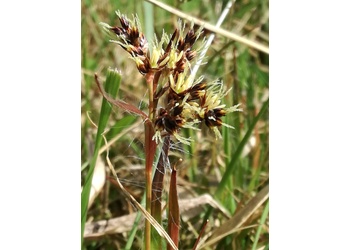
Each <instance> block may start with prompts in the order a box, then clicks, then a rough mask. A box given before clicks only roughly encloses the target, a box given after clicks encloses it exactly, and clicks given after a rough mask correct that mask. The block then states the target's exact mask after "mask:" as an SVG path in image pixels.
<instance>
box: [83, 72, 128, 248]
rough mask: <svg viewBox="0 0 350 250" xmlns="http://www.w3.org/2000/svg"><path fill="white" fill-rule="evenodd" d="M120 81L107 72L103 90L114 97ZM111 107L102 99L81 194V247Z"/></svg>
mask: <svg viewBox="0 0 350 250" xmlns="http://www.w3.org/2000/svg"><path fill="white" fill-rule="evenodd" d="M120 81H121V76H120V74H118V73H117V72H116V71H114V70H108V73H107V78H106V83H105V89H106V92H108V93H109V95H110V96H116V95H117V93H118V90H119V86H120ZM111 109H112V108H111V106H110V104H109V103H108V101H107V100H106V99H104V98H103V100H102V106H101V112H100V118H99V122H98V129H97V134H96V140H95V148H94V155H93V158H92V159H91V161H90V166H89V170H88V174H87V178H86V181H85V184H84V186H83V190H82V192H81V245H83V240H84V238H83V236H84V228H85V222H86V217H87V210H88V202H89V196H90V189H91V182H92V176H93V172H94V169H95V164H96V160H97V157H98V151H99V149H100V147H101V144H102V139H103V138H102V133H103V132H104V130H105V128H106V125H107V121H108V118H109V115H110V113H111Z"/></svg>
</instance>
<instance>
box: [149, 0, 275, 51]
mask: <svg viewBox="0 0 350 250" xmlns="http://www.w3.org/2000/svg"><path fill="white" fill-rule="evenodd" d="M146 1H147V2H150V3H153V4H155V5H157V6H158V7H160V8H162V9H164V10H166V11H169V12H171V13H173V14H175V15H177V16H179V17H181V18H183V19H187V20H188V21H193V22H194V23H195V24H197V25H199V26H203V27H204V28H205V29H207V30H210V31H211V32H215V33H216V34H219V35H222V36H225V37H227V38H229V39H232V40H234V41H237V42H239V43H243V44H245V45H247V46H249V47H251V48H254V49H257V50H260V51H261V52H264V53H266V54H269V48H268V47H266V46H265V45H263V44H260V43H258V42H255V41H251V40H249V39H247V38H245V37H242V36H240V35H237V34H235V33H233V32H230V31H227V30H225V29H222V28H220V27H216V26H215V25H212V24H210V23H207V22H205V21H203V20H200V19H198V18H195V17H193V16H189V15H187V14H186V13H184V12H182V11H179V10H177V9H175V8H173V7H171V6H169V5H166V4H164V3H162V2H159V1H156V0H146Z"/></svg>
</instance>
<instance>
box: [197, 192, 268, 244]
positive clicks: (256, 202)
mask: <svg viewBox="0 0 350 250" xmlns="http://www.w3.org/2000/svg"><path fill="white" fill-rule="evenodd" d="M268 197H269V186H268V185H267V186H266V187H264V188H263V189H262V190H261V191H260V192H259V193H258V194H257V195H256V196H255V197H254V198H252V199H251V200H250V201H249V202H248V203H247V205H246V206H245V207H244V208H242V209H241V210H239V211H238V212H237V213H236V214H235V215H234V216H233V217H232V218H231V219H229V220H228V221H226V222H225V223H224V224H222V225H221V226H220V227H219V228H218V229H216V230H215V231H214V232H213V234H212V235H211V237H210V238H209V239H208V240H207V242H205V244H203V245H202V246H200V247H199V248H198V249H202V248H205V247H208V246H210V245H212V244H214V243H216V242H218V241H219V240H221V239H222V238H224V237H225V236H227V235H230V234H232V233H234V232H236V231H239V230H241V228H240V227H241V226H242V225H243V223H244V222H245V221H247V219H248V218H249V217H250V216H251V215H252V214H253V213H254V212H255V211H256V210H257V209H258V208H259V207H260V206H261V205H262V204H263V203H264V202H265V201H266V200H267V198H268Z"/></svg>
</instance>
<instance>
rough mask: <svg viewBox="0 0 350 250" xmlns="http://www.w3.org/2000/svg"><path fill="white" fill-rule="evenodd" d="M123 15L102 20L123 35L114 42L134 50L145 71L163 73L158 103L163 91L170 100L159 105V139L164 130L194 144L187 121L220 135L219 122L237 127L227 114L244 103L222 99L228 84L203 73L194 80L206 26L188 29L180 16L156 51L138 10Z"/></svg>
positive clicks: (156, 124) (157, 43)
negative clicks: (185, 132) (115, 20)
mask: <svg viewBox="0 0 350 250" xmlns="http://www.w3.org/2000/svg"><path fill="white" fill-rule="evenodd" d="M117 15H118V17H119V20H120V24H121V27H117V26H115V27H111V26H109V25H108V24H104V23H102V25H103V27H104V28H105V30H107V31H110V32H113V34H114V35H116V37H117V40H112V42H115V43H117V44H119V45H120V46H121V47H122V48H124V49H125V50H126V51H127V52H128V53H129V54H130V55H131V57H132V59H133V60H134V61H135V62H136V66H137V68H138V70H139V72H140V73H141V74H143V75H146V74H148V73H154V74H157V77H155V78H154V79H155V80H154V81H156V83H154V85H155V86H156V89H155V90H154V91H155V96H154V98H155V99H156V101H155V103H159V102H158V100H159V99H160V98H161V97H163V98H162V99H163V102H164V104H163V107H160V108H158V110H157V112H156V117H155V119H154V128H155V135H154V136H153V139H154V140H156V141H157V142H158V141H161V140H162V137H163V136H164V135H166V134H171V135H173V136H174V137H176V138H177V139H178V140H179V141H181V142H183V143H186V144H189V142H190V139H189V138H184V137H181V136H180V135H179V134H178V132H179V130H180V129H181V128H184V127H187V128H193V129H197V128H196V127H195V125H196V124H199V123H201V122H203V121H204V123H205V124H206V126H208V127H209V128H210V129H212V130H213V131H214V133H215V135H216V137H217V138H218V137H221V134H220V132H219V130H218V127H220V126H222V125H224V126H227V127H230V128H233V127H232V126H230V125H228V124H225V123H223V122H222V120H221V118H222V117H223V116H225V115H226V114H227V113H229V112H234V111H240V109H239V108H238V105H236V106H233V107H230V108H226V105H225V104H222V103H221V99H222V98H223V97H224V96H225V95H226V93H227V91H226V92H225V91H224V88H223V84H222V83H221V82H219V81H214V82H211V83H208V82H206V81H204V80H203V77H200V78H199V79H197V80H194V77H195V76H194V75H193V74H191V67H192V66H191V63H192V62H193V61H194V59H195V58H196V56H197V55H198V54H200V50H201V49H203V45H202V46H200V47H199V49H197V50H195V49H194V48H193V45H194V44H195V42H196V41H197V40H198V38H199V36H200V33H201V29H199V30H197V31H195V30H194V29H193V25H192V27H191V28H190V29H189V30H188V31H187V33H186V34H185V27H184V25H182V24H181V22H180V21H179V27H178V29H176V30H175V31H174V33H173V34H172V36H171V37H169V36H168V35H167V34H166V33H164V32H163V35H162V38H161V40H160V41H158V40H157V38H156V39H155V41H154V42H153V44H152V52H150V50H149V44H148V42H147V39H146V38H145V36H144V34H143V33H142V31H141V27H140V23H139V21H138V18H137V16H134V18H133V20H130V19H128V18H127V17H126V16H124V15H121V14H120V13H119V12H117ZM203 44H204V43H203ZM161 79H162V80H161ZM156 108H157V107H155V109H156Z"/></svg>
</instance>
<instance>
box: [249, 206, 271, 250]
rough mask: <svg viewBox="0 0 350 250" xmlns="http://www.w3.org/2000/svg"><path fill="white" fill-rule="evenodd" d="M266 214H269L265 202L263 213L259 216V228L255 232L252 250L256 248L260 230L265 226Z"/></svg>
mask: <svg viewBox="0 0 350 250" xmlns="http://www.w3.org/2000/svg"><path fill="white" fill-rule="evenodd" d="M268 214H269V201H267V203H266V206H265V208H264V211H263V213H262V215H261V220H260V223H259V227H258V229H257V230H256V235H255V240H254V244H253V247H252V250H255V249H256V246H257V245H258V241H259V237H260V233H261V229H262V226H263V225H264V224H265V221H266V218H267V215H268Z"/></svg>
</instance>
